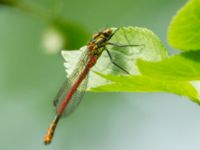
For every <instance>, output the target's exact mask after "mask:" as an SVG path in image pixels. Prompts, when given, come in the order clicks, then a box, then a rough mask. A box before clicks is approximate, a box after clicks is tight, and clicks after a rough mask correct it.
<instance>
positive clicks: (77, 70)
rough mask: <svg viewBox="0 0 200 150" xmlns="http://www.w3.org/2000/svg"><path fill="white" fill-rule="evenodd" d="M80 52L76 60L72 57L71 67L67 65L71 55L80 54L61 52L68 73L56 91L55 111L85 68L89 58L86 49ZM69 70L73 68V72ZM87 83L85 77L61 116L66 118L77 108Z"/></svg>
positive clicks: (76, 52)
mask: <svg viewBox="0 0 200 150" xmlns="http://www.w3.org/2000/svg"><path fill="white" fill-rule="evenodd" d="M80 51H81V55H80V56H77V58H75V57H73V58H74V59H75V60H74V64H71V66H70V64H68V62H69V61H71V58H72V55H76V54H80V53H79V52H78V51H74V53H73V52H72V51H70V52H69V53H68V52H67V51H65V52H62V55H63V57H64V59H65V67H66V71H67V73H68V75H67V76H68V78H67V79H66V81H65V82H64V83H63V85H62V86H61V88H60V90H59V91H58V94H57V95H56V97H55V99H54V101H53V104H54V106H55V108H56V111H57V110H58V109H59V108H60V105H61V104H62V102H63V100H64V99H65V97H66V95H67V93H68V92H69V91H70V89H71V87H72V86H73V85H74V83H75V82H76V81H77V80H78V79H79V76H80V74H81V73H82V72H83V70H84V69H85V66H86V64H87V62H88V60H89V56H88V55H87V47H82V48H81V50H80ZM68 60H69V61H68ZM77 60H78V61H77ZM71 68H73V70H72V69H71ZM68 69H69V70H68ZM87 82H88V77H87V76H86V77H85V79H84V80H83V81H82V82H81V84H80V85H79V87H78V88H77V90H76V92H75V93H74V94H73V96H72V98H71V99H70V101H69V103H68V104H67V106H66V108H65V111H64V113H63V114H62V115H63V116H68V115H69V114H71V112H73V110H74V109H75V108H76V107H77V106H78V104H79V103H80V101H81V99H82V97H83V95H84V93H85V89H86V87H87Z"/></svg>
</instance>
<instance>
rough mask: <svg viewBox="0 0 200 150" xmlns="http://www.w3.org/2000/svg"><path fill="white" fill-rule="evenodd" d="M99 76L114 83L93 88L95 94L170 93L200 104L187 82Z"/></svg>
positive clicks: (138, 77) (142, 76)
mask: <svg viewBox="0 0 200 150" xmlns="http://www.w3.org/2000/svg"><path fill="white" fill-rule="evenodd" d="M98 75H99V76H101V77H103V78H106V79H108V80H110V81H112V82H111V83H110V84H106V85H102V86H100V87H96V88H93V89H92V91H95V92H169V93H174V94H177V95H181V96H187V97H189V98H190V99H191V100H192V101H194V102H196V103H198V104H200V101H199V99H198V93H197V91H196V89H195V88H194V87H193V86H192V85H191V84H190V83H189V82H185V81H175V80H163V79H159V78H151V77H149V76H144V75H140V76H114V75H103V74H100V73H98Z"/></svg>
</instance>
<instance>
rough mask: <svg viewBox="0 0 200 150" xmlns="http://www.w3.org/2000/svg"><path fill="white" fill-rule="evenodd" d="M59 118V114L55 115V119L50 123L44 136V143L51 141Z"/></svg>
mask: <svg viewBox="0 0 200 150" xmlns="http://www.w3.org/2000/svg"><path fill="white" fill-rule="evenodd" d="M59 119H60V116H59V115H56V117H55V119H54V120H53V122H52V123H51V125H50V127H49V129H48V131H47V133H46V135H45V136H44V144H45V145H48V144H50V143H51V141H52V139H53V135H54V132H55V129H56V126H57V124H58V121H59Z"/></svg>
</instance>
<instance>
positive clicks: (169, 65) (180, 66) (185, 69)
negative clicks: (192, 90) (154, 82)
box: [137, 51, 200, 81]
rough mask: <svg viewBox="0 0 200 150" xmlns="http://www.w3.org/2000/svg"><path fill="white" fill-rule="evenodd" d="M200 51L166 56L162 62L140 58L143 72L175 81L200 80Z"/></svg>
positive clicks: (139, 65)
mask: <svg viewBox="0 0 200 150" xmlns="http://www.w3.org/2000/svg"><path fill="white" fill-rule="evenodd" d="M199 56H200V51H188V52H184V53H181V54H177V55H174V56H172V57H170V58H166V59H164V60H163V61H160V62H147V61H144V60H138V62H137V64H138V67H139V70H140V72H141V73H142V74H145V75H148V76H151V77H154V78H159V79H164V80H175V81H193V80H200V58H199Z"/></svg>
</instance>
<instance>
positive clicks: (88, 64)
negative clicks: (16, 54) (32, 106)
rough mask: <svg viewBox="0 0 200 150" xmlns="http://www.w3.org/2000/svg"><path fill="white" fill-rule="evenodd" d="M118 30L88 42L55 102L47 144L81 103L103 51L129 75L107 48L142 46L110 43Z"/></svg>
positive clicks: (94, 36)
mask: <svg viewBox="0 0 200 150" xmlns="http://www.w3.org/2000/svg"><path fill="white" fill-rule="evenodd" d="M118 30H119V28H118V29H115V30H113V29H105V30H103V31H102V32H98V33H97V34H94V35H93V37H92V39H91V40H90V41H89V42H88V44H87V50H86V51H85V52H84V53H83V54H82V56H81V58H80V60H79V62H78V65H77V66H76V68H75V69H74V70H73V72H72V73H71V75H70V76H69V78H68V79H66V81H65V82H64V84H63V86H62V87H61V89H60V90H59V92H58V94H57V96H56V98H55V100H54V106H55V107H56V116H55V119H54V120H53V122H52V123H51V125H50V127H49V129H48V131H47V134H46V135H45V137H44V143H45V144H49V143H51V141H52V139H53V135H54V132H55V129H56V126H57V124H58V122H59V120H60V118H61V117H62V116H64V115H69V114H70V113H71V112H72V111H73V110H74V109H75V108H76V106H77V105H78V104H79V103H80V101H81V99H82V97H83V95H84V91H85V89H86V87H87V79H88V73H89V71H90V69H91V68H92V67H93V66H94V65H95V64H96V62H97V60H98V58H99V57H100V56H101V54H102V52H103V51H106V52H107V54H108V56H109V58H110V60H111V62H112V63H113V64H114V65H115V66H116V67H118V68H119V69H121V70H122V71H124V72H125V73H127V74H129V72H128V71H127V70H125V69H124V68H122V67H121V66H120V65H118V64H117V63H116V62H114V61H113V59H112V56H111V53H110V52H109V50H108V48H107V47H106V46H107V45H113V46H117V47H127V46H140V45H121V44H118V43H111V42H109V41H110V39H111V38H112V37H113V35H114V34H115V33H116V32H117V31H118Z"/></svg>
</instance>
